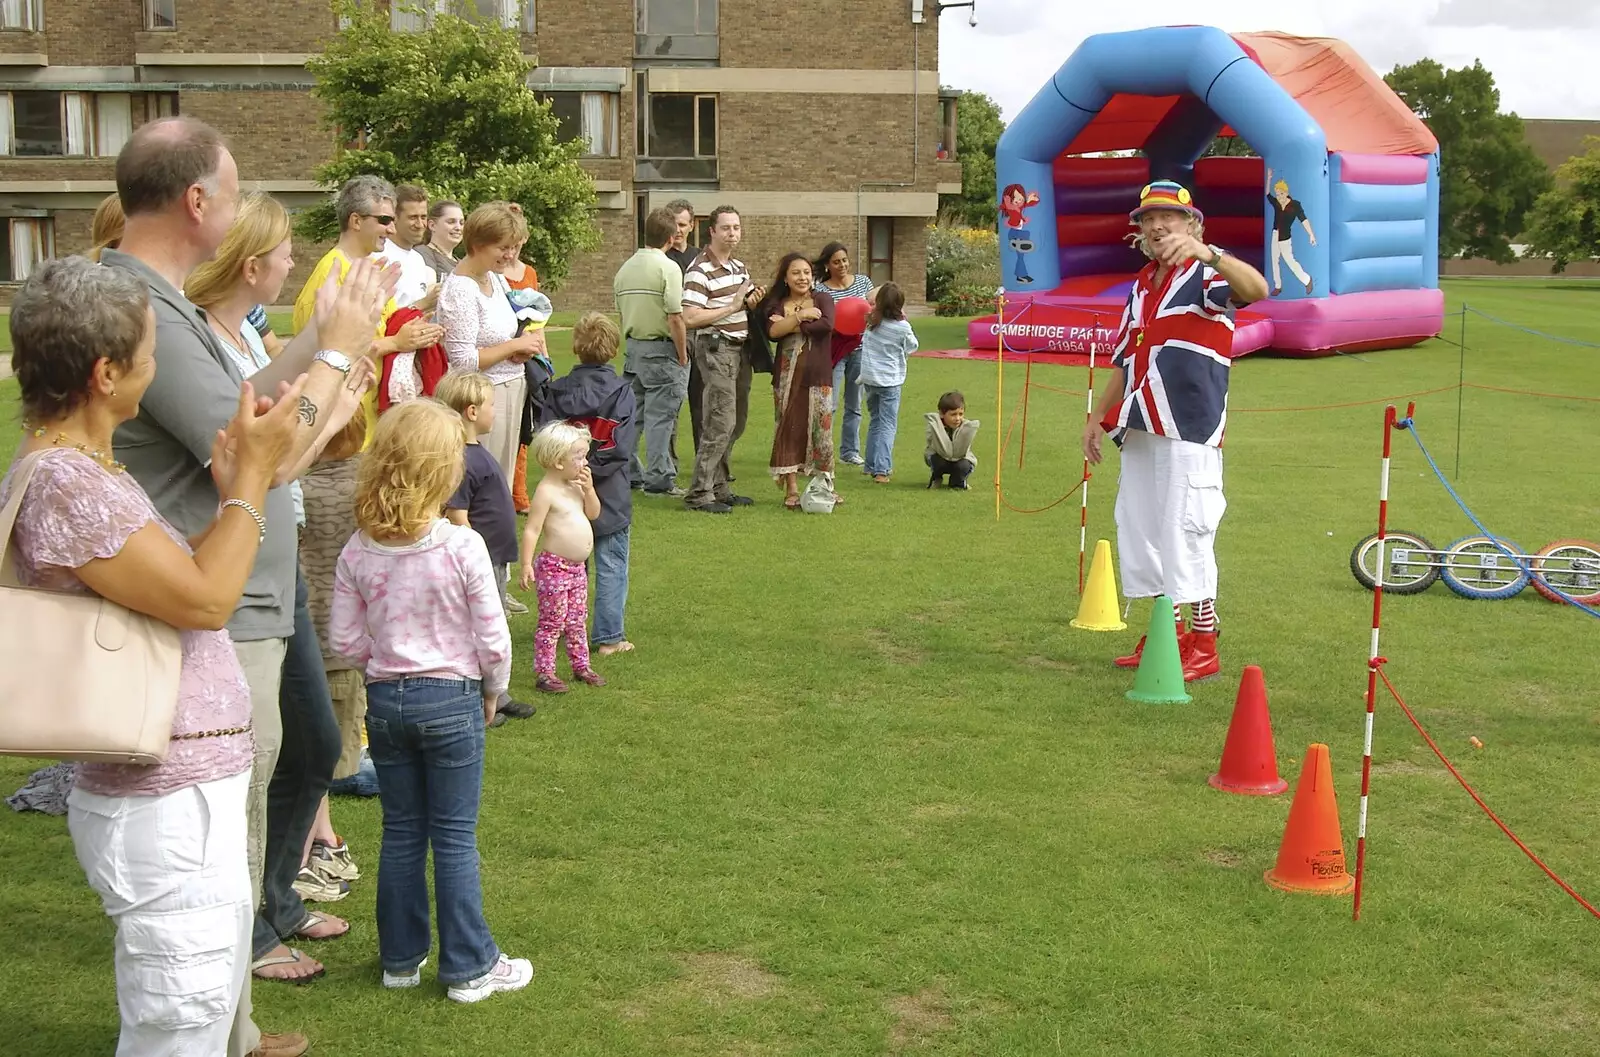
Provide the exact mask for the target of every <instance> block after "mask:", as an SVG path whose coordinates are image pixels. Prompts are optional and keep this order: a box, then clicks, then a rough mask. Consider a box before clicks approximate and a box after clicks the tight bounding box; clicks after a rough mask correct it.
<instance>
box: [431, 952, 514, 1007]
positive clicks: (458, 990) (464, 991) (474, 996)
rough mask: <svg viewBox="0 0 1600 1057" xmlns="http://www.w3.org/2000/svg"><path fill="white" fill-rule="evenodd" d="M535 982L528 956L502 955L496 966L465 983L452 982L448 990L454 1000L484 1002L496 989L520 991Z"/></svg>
mask: <svg viewBox="0 0 1600 1057" xmlns="http://www.w3.org/2000/svg"><path fill="white" fill-rule="evenodd" d="M532 982H533V963H532V962H530V961H528V959H526V958H507V957H506V956H505V955H504V954H501V955H500V960H499V961H498V962H495V965H494V968H493V969H490V970H489V971H488V972H486V973H484V974H483V975H482V976H480V977H478V978H477V979H476V980H468V981H466V982H465V983H460V984H451V985H450V990H449V991H448V992H447V994H448V996H449V998H450V1000H451V1001H453V1002H482V1001H483V1000H484V999H486V998H488V997H489V996H490V995H492V994H494V993H495V992H496V991H520V990H522V989H523V988H524V987H527V986H528V985H529V984H530V983H532Z"/></svg>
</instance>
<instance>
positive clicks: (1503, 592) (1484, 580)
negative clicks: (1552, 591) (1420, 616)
mask: <svg viewBox="0 0 1600 1057" xmlns="http://www.w3.org/2000/svg"><path fill="white" fill-rule="evenodd" d="M1501 545H1503V546H1504V547H1505V548H1506V549H1507V550H1510V551H1512V552H1514V553H1516V554H1519V555H1524V557H1526V552H1525V551H1524V550H1523V549H1522V548H1521V547H1519V546H1517V545H1516V544H1515V543H1512V542H1511V541H1510V540H1508V539H1504V538H1502V539H1501V540H1500V543H1499V544H1496V543H1495V541H1494V540H1492V539H1490V538H1489V537H1488V536H1463V537H1462V538H1461V539H1458V540H1456V541H1455V542H1454V543H1452V544H1450V546H1448V547H1446V548H1445V551H1444V560H1443V562H1442V566H1443V567H1442V568H1441V569H1440V570H1439V576H1440V578H1441V579H1443V580H1444V584H1445V586H1446V587H1448V588H1450V590H1452V591H1454V592H1455V593H1456V594H1458V595H1460V596H1461V597H1463V598H1478V599H1483V600H1485V601H1497V600H1499V599H1502V598H1512V597H1514V596H1516V595H1518V594H1520V593H1521V592H1522V589H1523V588H1525V587H1527V586H1528V574H1527V573H1526V572H1524V571H1523V568H1522V566H1521V565H1519V564H1518V563H1517V561H1516V560H1515V559H1514V558H1512V557H1511V556H1510V555H1509V554H1507V553H1505V551H1503V550H1501V549H1500V547H1501Z"/></svg>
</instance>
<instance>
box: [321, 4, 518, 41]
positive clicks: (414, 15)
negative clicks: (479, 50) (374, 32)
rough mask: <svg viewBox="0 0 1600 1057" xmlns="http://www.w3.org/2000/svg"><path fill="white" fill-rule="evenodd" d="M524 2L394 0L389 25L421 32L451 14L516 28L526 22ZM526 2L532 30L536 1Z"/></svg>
mask: <svg viewBox="0 0 1600 1057" xmlns="http://www.w3.org/2000/svg"><path fill="white" fill-rule="evenodd" d="M523 3H524V0H393V2H392V3H391V4H390V5H389V28H390V29H392V30H394V31H395V32H396V33H419V32H421V31H423V30H425V29H427V28H428V27H429V26H431V25H433V20H434V17H435V16H437V15H446V14H449V15H458V16H460V17H461V18H464V19H466V20H467V21H468V22H487V23H491V24H493V25H496V26H501V27H503V28H505V29H516V28H517V26H518V25H519V24H521V23H522V22H523ZM526 3H527V5H528V9H527V19H526V28H527V31H528V32H530V33H531V32H533V0H526ZM341 28H342V27H341Z"/></svg>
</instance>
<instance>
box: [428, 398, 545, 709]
mask: <svg viewBox="0 0 1600 1057" xmlns="http://www.w3.org/2000/svg"><path fill="white" fill-rule="evenodd" d="M433 398H434V399H435V400H437V401H439V402H440V403H441V404H444V405H445V406H446V407H448V408H449V409H450V410H452V411H454V412H455V413H456V414H458V415H460V416H461V422H462V424H463V425H464V426H465V427H466V430H467V450H466V458H465V459H464V461H463V472H462V475H461V484H460V486H459V487H457V488H456V493H455V495H453V496H451V497H450V500H449V501H448V502H447V503H445V510H444V513H445V516H446V517H447V518H449V519H450V520H451V521H452V522H454V523H455V524H457V525H466V526H468V527H469V528H471V529H473V530H474V531H476V532H477V533H478V535H480V536H482V537H483V542H484V545H485V546H486V547H488V548H489V560H490V561H491V562H493V563H494V566H495V574H496V575H497V576H498V577H499V578H500V602H501V604H502V605H504V606H505V608H506V612H507V613H508V614H510V613H526V612H527V611H528V607H527V606H525V605H523V604H522V603H521V602H519V601H517V599H515V598H513V597H512V595H511V592H510V587H509V584H510V576H511V568H512V566H514V565H516V564H517V515H516V511H515V510H514V509H512V506H511V485H510V484H509V483H507V481H506V475H505V473H504V472H503V471H502V470H501V469H500V464H499V463H497V462H495V459H494V456H493V455H490V454H489V452H488V450H487V449H485V448H484V446H483V445H482V444H480V443H478V438H480V437H485V436H488V435H489V434H490V433H491V432H493V431H494V428H495V421H494V383H493V382H491V381H490V380H489V376H488V375H486V374H480V373H478V372H476V371H451V372H450V373H449V374H447V375H445V376H444V377H443V378H442V379H440V381H439V385H438V388H436V389H435V390H434V392H433ZM502 428H505V427H502ZM534 711H535V710H534V707H533V706H532V705H528V704H523V703H522V702H520V701H513V700H512V699H511V695H510V694H509V693H508V694H506V695H505V696H504V697H502V698H501V699H500V705H499V708H498V709H497V710H496V713H495V718H494V719H493V720H492V721H490V724H489V725H490V726H492V727H498V726H500V725H501V724H502V723H504V722H505V721H506V717H507V716H512V717H514V718H516V719H527V718H528V717H529V716H531V715H533V713H534Z"/></svg>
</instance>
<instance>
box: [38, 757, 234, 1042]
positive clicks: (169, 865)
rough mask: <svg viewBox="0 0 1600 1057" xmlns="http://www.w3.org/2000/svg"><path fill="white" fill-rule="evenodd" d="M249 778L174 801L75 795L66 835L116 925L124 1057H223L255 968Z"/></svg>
mask: <svg viewBox="0 0 1600 1057" xmlns="http://www.w3.org/2000/svg"><path fill="white" fill-rule="evenodd" d="M249 789H250V774H249V772H245V773H242V774H236V775H234V776H233V777H231V778H220V779H218V780H216V781H214V782H205V783H202V784H200V785H193V786H188V787H187V788H184V789H180V790H178V791H177V792H174V793H168V794H166V795H165V796H100V795H98V794H96V793H89V792H85V791H84V790H83V789H82V788H78V789H75V790H73V792H72V794H71V796H69V797H68V799H67V828H68V829H69V830H70V831H71V833H72V844H73V847H74V848H76V849H77V853H78V862H79V863H80V864H81V865H82V866H83V872H84V873H85V874H86V875H88V878H89V885H90V887H91V888H93V889H94V890H95V892H96V893H98V894H99V896H100V902H101V904H102V905H103V906H104V907H105V911H106V914H107V916H109V917H110V918H111V920H112V921H113V922H115V923H116V926H117V938H116V946H115V962H116V975H117V1008H118V1010H119V1011H120V1013H121V1016H122V1033H121V1036H120V1037H119V1038H118V1040H117V1057H218V1055H220V1054H222V1053H224V1052H225V1051H226V1050H227V1048H228V1034H229V1031H230V1030H231V1029H232V1027H233V1016H234V1010H235V1008H236V1007H237V1006H238V1003H239V996H240V994H241V992H243V990H244V986H245V978H246V973H247V972H248V970H249V967H250V929H251V925H252V924H253V923H254V920H255V908H254V905H253V903H252V901H251V897H250V870H249V866H248V864H247V861H246V858H245V798H246V796H247V794H248V792H249Z"/></svg>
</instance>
